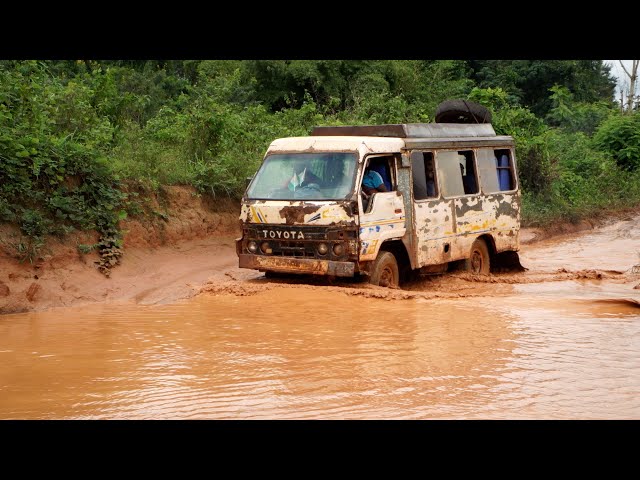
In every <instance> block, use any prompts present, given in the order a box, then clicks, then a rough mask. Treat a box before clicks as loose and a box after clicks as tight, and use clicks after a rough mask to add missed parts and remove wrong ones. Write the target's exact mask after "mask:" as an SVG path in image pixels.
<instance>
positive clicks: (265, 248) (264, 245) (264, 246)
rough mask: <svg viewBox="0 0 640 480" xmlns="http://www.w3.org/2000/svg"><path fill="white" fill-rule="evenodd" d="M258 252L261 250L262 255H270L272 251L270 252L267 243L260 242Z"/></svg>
mask: <svg viewBox="0 0 640 480" xmlns="http://www.w3.org/2000/svg"><path fill="white" fill-rule="evenodd" d="M260 250H262V253H272V252H273V250H271V247H270V246H269V242H262V243H261V244H260Z"/></svg>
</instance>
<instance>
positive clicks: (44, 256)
mask: <svg viewBox="0 0 640 480" xmlns="http://www.w3.org/2000/svg"><path fill="white" fill-rule="evenodd" d="M145 205H146V206H145V209H146V215H144V216H139V217H137V218H130V219H128V220H125V221H123V222H122V223H121V227H122V230H123V232H124V256H123V257H122V259H121V264H120V265H118V266H116V267H115V268H114V269H113V270H112V273H111V276H110V278H107V277H105V276H104V275H102V274H101V273H99V271H98V270H97V268H96V265H95V264H94V262H96V261H97V260H98V255H97V253H95V252H92V253H89V254H82V253H80V251H79V249H78V245H79V244H85V245H90V244H93V243H95V242H97V235H96V234H95V233H94V234H90V233H76V234H72V235H69V236H68V237H67V238H65V239H64V240H63V241H61V240H59V239H55V238H50V239H49V240H48V242H47V245H46V247H45V248H44V249H43V250H42V253H41V256H40V257H39V258H37V259H36V261H35V262H34V263H33V264H30V263H29V262H24V263H20V262H19V261H18V260H17V259H16V258H15V254H16V250H15V247H14V246H12V244H15V243H16V242H17V241H18V239H19V235H18V232H17V231H16V230H15V229H14V230H12V229H11V228H9V227H8V226H6V225H5V226H0V313H12V312H25V311H32V310H45V309H49V308H53V307H66V306H72V305H81V304H88V303H97V302H99V303H104V304H109V303H112V302H135V303H143V304H153V303H165V302H171V301H175V300H178V299H181V298H187V297H189V296H192V295H195V294H196V293H198V292H199V291H203V290H204V291H207V290H208V291H218V290H220V289H222V290H223V291H227V290H229V289H231V290H234V289H235V290H237V291H238V292H246V293H245V294H251V292H253V291H255V290H256V289H265V288H266V289H269V288H271V286H270V285H268V284H266V283H263V282H262V280H263V278H262V274H260V273H258V272H255V271H252V270H251V271H250V270H241V269H238V268H237V265H238V263H237V257H236V254H235V244H234V238H235V237H237V236H238V235H239V233H240V231H239V223H238V214H239V205H238V203H237V202H234V201H231V200H229V199H228V198H211V197H208V196H197V195H196V194H195V191H194V190H193V189H192V188H190V187H165V188H163V189H162V190H161V191H160V193H159V194H158V195H155V196H152V197H149V198H147V199H146V202H145ZM637 213H638V211H635V212H621V213H619V214H617V215H615V216H610V217H609V219H608V220H609V221H612V220H614V217H615V218H616V219H620V218H622V219H623V218H624V217H625V216H626V217H630V216H631V215H632V214H635V215H637ZM604 223H607V220H606V219H600V220H596V221H593V222H587V221H583V222H581V223H579V224H576V225H572V224H561V225H557V224H556V225H550V226H548V227H546V228H536V229H523V230H521V243H522V245H528V244H532V243H538V244H543V243H545V242H540V241H541V240H547V239H549V238H550V237H554V236H555V237H558V238H563V237H562V236H563V235H564V236H566V238H567V240H569V239H571V238H572V237H574V236H575V235H576V234H577V233H578V232H584V231H588V230H591V229H593V228H594V227H596V226H600V225H602V224H604ZM585 272H586V271H585ZM585 272H583V271H581V270H580V271H578V270H576V271H573V270H571V271H564V272H562V271H559V270H558V269H557V268H554V269H553V270H550V271H549V272H541V271H540V272H538V271H529V272H527V274H526V276H522V275H516V276H513V275H501V276H500V277H499V278H498V277H495V278H494V277H491V278H488V279H486V280H484V281H480V282H478V281H477V279H475V281H473V282H471V281H470V280H468V279H466V277H465V274H455V275H449V276H447V278H446V279H439V278H434V279H427V280H426V282H427V284H428V285H427V286H428V290H429V291H430V292H431V293H430V294H429V297H430V298H431V297H439V296H443V295H444V296H448V295H451V291H452V289H453V290H455V291H456V292H459V293H460V292H461V293H464V294H465V295H472V294H478V295H479V294H482V292H483V286H482V285H483V284H487V285H488V283H487V282H496V281H499V282H501V283H527V282H544V281H550V280H562V279H564V280H567V279H573V278H596V279H598V278H604V277H606V278H609V277H612V278H611V280H612V281H615V280H614V277H618V273H619V272H606V271H605V272H600V271H595V270H594V271H593V272H592V271H591V270H589V271H588V272H586V273H585ZM591 274H593V275H591ZM590 275H591V276H590ZM603 276H604V277H603ZM258 277H259V278H258ZM516 277H517V278H516ZM538 277H540V278H538ZM452 282H453V283H452ZM470 282H471V283H473V288H471V286H470V285H469V284H470ZM277 283H278V282H276V283H275V284H277ZM339 283H340V284H341V285H342V286H343V287H344V286H347V283H349V282H346V283H345V282H343V281H340V282H339ZM440 283H443V285H442V286H441V288H440V287H439V285H440ZM454 284H455V285H454ZM423 287H424V281H422V282H421V283H420V284H418V285H417V286H413V285H407V286H405V288H404V289H403V290H402V291H397V292H389V291H384V292H383V291H381V290H380V288H379V287H372V288H368V286H366V285H362V284H360V285H359V286H358V288H357V289H354V290H353V291H354V293H353V294H365V295H374V296H376V295H381V296H384V297H385V298H413V297H415V296H416V295H419V296H421V297H422V296H424V295H425V293H424V292H422V293H420V292H419V291H420V290H423V289H424V288H423ZM336 288H339V287H336ZM485 289H486V288H485ZM467 290H468V291H467Z"/></svg>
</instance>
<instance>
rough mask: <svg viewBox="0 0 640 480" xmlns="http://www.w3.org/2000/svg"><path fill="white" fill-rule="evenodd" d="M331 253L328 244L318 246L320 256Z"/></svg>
mask: <svg viewBox="0 0 640 480" xmlns="http://www.w3.org/2000/svg"><path fill="white" fill-rule="evenodd" d="M328 251H329V247H328V246H327V244H326V243H320V244H318V253H319V254H320V255H324V254H326V253H327V252H328Z"/></svg>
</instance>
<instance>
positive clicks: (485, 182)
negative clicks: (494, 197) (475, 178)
mask: <svg viewBox="0 0 640 480" xmlns="http://www.w3.org/2000/svg"><path fill="white" fill-rule="evenodd" d="M497 165H498V160H497V158H496V156H495V152H494V150H493V149H492V148H480V149H479V150H478V171H479V172H478V173H479V174H480V185H481V186H482V191H483V192H484V193H495V192H499V191H500V185H499V184H498V170H497V168H496V167H497Z"/></svg>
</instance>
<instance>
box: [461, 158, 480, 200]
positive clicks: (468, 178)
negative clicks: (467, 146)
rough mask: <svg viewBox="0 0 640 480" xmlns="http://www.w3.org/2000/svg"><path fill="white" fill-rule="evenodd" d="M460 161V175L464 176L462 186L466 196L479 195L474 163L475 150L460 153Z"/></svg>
mask: <svg viewBox="0 0 640 480" xmlns="http://www.w3.org/2000/svg"><path fill="white" fill-rule="evenodd" d="M458 160H459V161H460V174H461V175H462V185H463V187H464V193H465V195H469V194H472V193H478V182H477V181H476V165H475V162H474V161H473V150H463V151H459V152H458Z"/></svg>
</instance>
